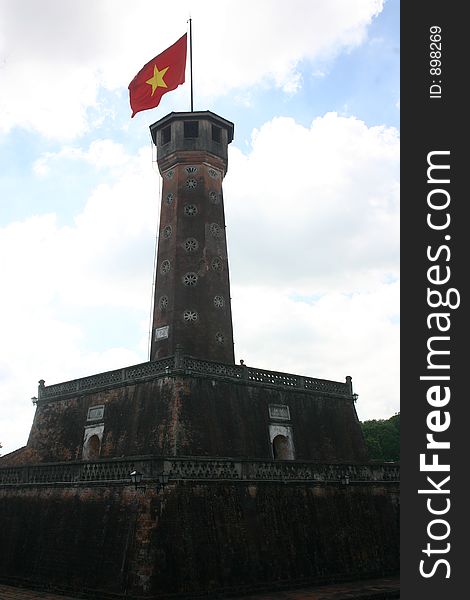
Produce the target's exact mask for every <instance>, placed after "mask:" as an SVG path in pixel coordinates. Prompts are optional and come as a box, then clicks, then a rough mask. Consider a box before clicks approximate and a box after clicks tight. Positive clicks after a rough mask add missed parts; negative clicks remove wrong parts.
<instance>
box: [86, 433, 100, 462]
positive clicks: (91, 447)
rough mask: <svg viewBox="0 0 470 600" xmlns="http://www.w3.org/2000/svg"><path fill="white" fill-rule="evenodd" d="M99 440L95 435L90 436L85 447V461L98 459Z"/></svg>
mask: <svg viewBox="0 0 470 600" xmlns="http://www.w3.org/2000/svg"><path fill="white" fill-rule="evenodd" d="M100 446H101V442H100V438H99V437H98V436H97V435H96V433H95V435H92V436H91V438H90V439H89V440H88V442H87V445H86V456H87V460H95V459H97V458H99V457H100Z"/></svg>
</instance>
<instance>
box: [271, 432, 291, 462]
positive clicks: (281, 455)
mask: <svg viewBox="0 0 470 600" xmlns="http://www.w3.org/2000/svg"><path fill="white" fill-rule="evenodd" d="M273 456H274V460H289V459H291V458H292V456H291V450H290V444H289V440H288V439H287V438H286V436H285V435H276V437H275V438H274V439H273Z"/></svg>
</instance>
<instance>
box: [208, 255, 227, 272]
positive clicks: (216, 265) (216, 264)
mask: <svg viewBox="0 0 470 600" xmlns="http://www.w3.org/2000/svg"><path fill="white" fill-rule="evenodd" d="M211 267H212V270H213V271H222V269H223V268H224V266H223V262H222V259H221V258H220V257H219V256H216V257H215V258H213V259H212V263H211Z"/></svg>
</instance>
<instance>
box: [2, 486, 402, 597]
mask: <svg viewBox="0 0 470 600" xmlns="http://www.w3.org/2000/svg"><path fill="white" fill-rule="evenodd" d="M397 493H398V490H397V488H396V486H395V484H388V485H386V486H385V485H379V484H369V485H360V484H355V485H349V486H339V485H329V486H312V485H305V484H294V483H291V484H280V483H274V482H270V483H268V482H266V483H257V484H254V483H250V484H248V483H241V482H218V483H215V482H212V483H211V482H204V483H202V482H190V481H188V482H175V483H171V484H170V485H169V486H167V487H166V488H165V490H164V492H163V493H161V494H160V495H157V494H156V493H155V490H153V489H150V488H148V489H147V490H146V491H143V490H139V491H137V492H136V491H134V489H133V488H131V487H126V486H118V485H116V486H108V487H105V486H101V485H96V486H86V487H80V486H59V485H55V486H38V487H35V486H24V487H4V488H1V489H0V527H1V531H2V546H1V550H0V578H14V579H15V580H17V581H20V580H22V581H30V582H35V583H36V584H37V583H41V582H43V583H46V584H49V585H56V586H58V587H60V588H61V589H69V590H74V589H75V590H84V589H89V590H91V589H92V590H95V591H96V590H103V594H104V593H105V592H106V593H112V592H113V593H116V594H118V593H123V592H124V590H125V589H126V588H127V589H128V592H129V594H130V595H129V597H133V596H135V597H136V596H137V595H141V596H143V597H149V598H150V597H153V596H155V595H157V594H161V595H162V596H161V597H165V596H166V595H167V596H169V595H170V594H178V595H179V596H180V597H188V598H189V597H192V595H194V594H199V593H204V594H206V593H209V592H213V593H216V591H218V592H220V593H221V591H223V590H225V591H226V592H228V591H231V592H233V593H237V592H240V593H242V592H244V591H247V590H251V589H253V590H256V589H260V588H263V587H265V588H268V589H269V588H273V589H275V588H281V587H285V586H286V584H287V582H297V583H299V582H300V583H302V582H324V581H332V580H335V579H337V578H341V579H347V578H350V579H354V578H364V577H368V576H379V575H383V574H386V573H391V572H394V571H397V570H398V506H397ZM103 597H104V596H103ZM159 597H160V595H159Z"/></svg>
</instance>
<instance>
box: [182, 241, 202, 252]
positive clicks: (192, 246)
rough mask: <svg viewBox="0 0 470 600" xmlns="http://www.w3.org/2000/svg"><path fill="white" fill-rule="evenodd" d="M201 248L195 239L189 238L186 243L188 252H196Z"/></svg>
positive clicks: (185, 247)
mask: <svg viewBox="0 0 470 600" xmlns="http://www.w3.org/2000/svg"><path fill="white" fill-rule="evenodd" d="M198 248H199V243H198V241H197V240H196V239H195V238H188V239H187V240H185V242H184V249H185V250H186V252H196V250H197V249H198Z"/></svg>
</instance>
